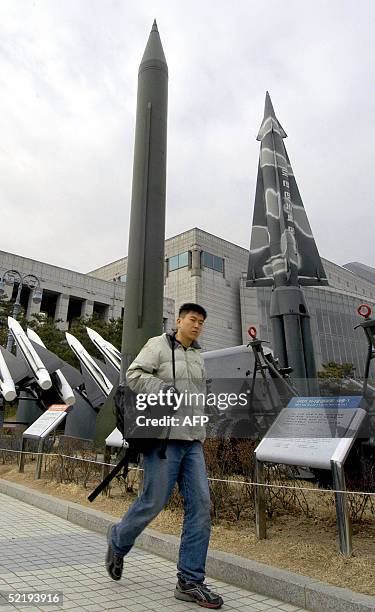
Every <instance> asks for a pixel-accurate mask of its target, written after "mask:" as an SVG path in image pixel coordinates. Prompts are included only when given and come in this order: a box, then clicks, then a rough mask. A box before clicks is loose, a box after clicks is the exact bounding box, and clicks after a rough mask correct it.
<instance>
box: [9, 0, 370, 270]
mask: <svg viewBox="0 0 375 612" xmlns="http://www.w3.org/2000/svg"><path fill="white" fill-rule="evenodd" d="M374 13H375V4H374V3H373V1H372V0H357V2H353V1H352V0H350V1H348V0H330V1H329V2H327V0H324V1H321V0H315V1H314V2H307V0H305V1H303V2H301V0H284V1H281V0H277V1H276V0H268V2H264V1H262V0H232V1H231V2H230V1H229V0H215V1H211V0H190V1H189V2H182V1H180V0H173V1H172V0H170V1H169V2H168V1H167V0H163V1H153V2H149V1H146V0H137V1H136V2H134V1H130V0H1V2H0V211H1V213H0V220H1V240H0V249H1V250H3V251H10V252H12V253H16V254H19V255H23V256H25V257H30V258H32V259H37V260H41V261H45V262H48V263H51V264H55V265H58V266H62V267H64V268H70V269H72V270H77V271H80V272H87V271H89V270H92V269H95V268H97V267H99V266H101V265H104V264H106V263H109V262H110V261H113V260H116V259H119V258H121V257H123V256H125V255H126V254H127V245H128V227H129V216H130V201H131V179H132V164H133V146H134V129H135V114H136V92H137V73H138V66H139V63H140V60H141V57H142V54H143V51H144V48H145V46H146V43H147V39H148V35H149V32H150V29H151V27H152V23H153V20H154V18H156V20H157V23H158V28H159V32H160V36H161V40H162V44H163V48H164V52H165V55H166V59H167V63H168V68H169V103H168V162H167V163H168V171H167V225H166V236H167V237H170V236H173V235H176V234H178V233H180V232H183V231H186V230H188V229H190V228H192V227H199V228H201V229H204V230H206V231H208V232H211V233H213V234H216V235H218V236H220V237H222V238H224V239H226V240H229V241H231V242H234V243H236V244H238V245H240V246H243V247H245V248H249V244H250V231H251V222H252V214H253V203H254V195H255V181H256V174H257V165H258V156H259V142H257V141H256V135H257V132H258V129H259V126H260V124H261V122H262V118H263V108H264V98H265V92H266V90H268V91H269V92H270V95H271V99H272V102H273V105H274V108H275V112H276V115H277V117H278V119H279V121H280V123H281V125H282V126H283V128H284V129H285V131H286V133H287V134H288V138H287V140H286V142H285V144H286V147H287V151H288V154H289V158H290V160H291V163H292V166H293V169H294V173H295V176H296V179H297V183H298V186H299V190H300V192H301V196H302V199H303V202H304V205H305V208H306V211H307V215H308V218H309V221H310V225H311V228H312V231H313V233H314V236H315V239H316V243H317V246H318V249H319V251H320V254H321V256H322V257H325V258H327V259H330V260H331V261H334V262H335V263H338V264H340V265H342V264H344V263H347V262H349V261H361V262H363V263H365V264H367V265H370V266H374V267H375V248H374V242H375V231H374V230H375V226H374V213H373V207H374V189H373V182H374V179H373V174H374V169H373V166H374V152H373V143H374V141H375V122H374V96H375V91H374V89H375V79H374V57H375V53H374V52H375V36H374V31H373V24H374V17H375V15H374Z"/></svg>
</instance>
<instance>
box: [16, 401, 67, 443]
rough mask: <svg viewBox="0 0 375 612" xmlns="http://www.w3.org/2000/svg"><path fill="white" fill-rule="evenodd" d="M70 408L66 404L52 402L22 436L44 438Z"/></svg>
mask: <svg viewBox="0 0 375 612" xmlns="http://www.w3.org/2000/svg"><path fill="white" fill-rule="evenodd" d="M69 408H71V406H69V405H68V404H53V405H52V406H50V407H49V408H48V410H46V411H45V412H43V414H42V415H41V416H40V417H39V418H38V419H37V420H36V421H34V423H32V425H30V427H28V428H27V429H26V430H25V431H24V432H23V437H24V438H31V439H35V440H38V439H40V438H45V437H46V436H47V435H48V434H49V433H50V432H51V431H53V430H54V429H56V427H57V425H58V424H59V423H61V421H62V420H63V419H64V418H65V417H66V414H67V411H68V410H69Z"/></svg>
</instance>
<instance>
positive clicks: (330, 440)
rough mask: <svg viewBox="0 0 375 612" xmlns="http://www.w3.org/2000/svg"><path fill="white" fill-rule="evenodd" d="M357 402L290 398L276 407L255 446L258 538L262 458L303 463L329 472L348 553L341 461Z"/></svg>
mask: <svg viewBox="0 0 375 612" xmlns="http://www.w3.org/2000/svg"><path fill="white" fill-rule="evenodd" d="M361 402H362V396H341V397H335V398H332V397H328V398H324V397H319V398H314V397H310V398H308V397H305V398H304V397H300V398H293V399H292V400H291V401H290V402H289V404H288V406H287V408H284V409H283V410H282V411H281V412H280V414H279V416H278V417H277V419H276V420H275V422H274V423H273V425H272V426H271V428H270V429H269V431H268V433H267V434H266V436H265V437H264V438H263V440H262V441H261V442H260V444H258V446H257V448H256V449H255V457H256V463H255V469H256V482H257V483H258V484H257V485H256V486H255V524H256V536H257V538H258V539H260V540H262V539H265V538H266V534H267V528H266V507H265V491H264V488H265V487H264V484H265V478H264V463H267V462H271V463H284V464H286V465H308V466H309V467H317V468H320V469H328V470H329V469H330V470H331V472H332V479H333V487H334V490H335V504H336V516H337V527H338V535H339V544H340V551H341V553H342V554H343V555H345V556H347V557H349V556H351V555H352V552H353V547H352V533H351V522H350V518H349V512H348V507H347V492H346V483H345V472H344V463H345V460H346V458H347V456H348V454H349V451H350V449H351V447H352V445H353V443H354V440H355V438H356V436H357V434H358V431H359V429H360V426H361V424H362V422H363V419H364V418H365V416H366V411H365V410H363V408H361V407H360V404H361ZM303 433H304V435H302V434H303ZM262 485H263V486H262Z"/></svg>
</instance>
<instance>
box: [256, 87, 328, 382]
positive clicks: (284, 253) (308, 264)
mask: <svg viewBox="0 0 375 612" xmlns="http://www.w3.org/2000/svg"><path fill="white" fill-rule="evenodd" d="M285 138H286V133H285V131H284V129H283V128H282V126H281V124H280V122H279V121H278V119H277V118H276V115H275V112H274V109H273V106H272V102H271V98H270V96H269V94H268V92H267V94H266V102H265V109H264V117H263V121H262V125H261V127H260V130H259V133H258V136H257V140H259V141H260V143H261V144H260V156H259V166H258V178H257V185H256V194H255V204H254V215H253V225H252V232H251V242H250V254H249V266H248V274H247V282H246V284H247V286H248V287H258V286H267V285H269V286H272V287H273V290H272V294H271V306H270V318H271V322H272V336H273V348H274V351H275V354H276V356H277V357H278V358H279V362H280V365H281V366H282V367H291V368H293V376H294V377H295V378H296V379H299V380H300V381H306V383H307V384H304V383H303V382H302V388H301V391H306V392H310V393H311V392H313V391H314V382H313V379H315V378H316V367H315V358H314V348H313V342H312V335H311V328H310V315H309V312H308V308H307V303H306V300H305V296H304V293H303V290H302V287H301V286H303V285H322V286H323V285H328V281H327V277H326V274H325V271H324V268H323V264H322V262H321V259H320V256H319V253H318V249H317V247H316V244H315V240H314V237H313V234H312V231H311V228H310V224H309V221H308V219H307V215H306V211H305V209H304V206H303V203H302V199H301V196H300V193H299V190H298V187H297V183H296V180H295V177H294V174H293V170H292V167H291V164H290V161H289V157H288V154H287V152H286V148H285V145H284V139H285ZM309 379H310V381H311V382H309Z"/></svg>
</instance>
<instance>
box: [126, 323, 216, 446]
mask: <svg viewBox="0 0 375 612" xmlns="http://www.w3.org/2000/svg"><path fill="white" fill-rule="evenodd" d="M175 366H176V381H175V385H176V388H177V390H178V391H179V392H180V393H182V394H183V401H182V403H181V406H180V407H179V408H178V410H175V411H173V416H175V417H178V419H179V426H176V427H172V428H171V432H170V436H169V438H170V439H171V440H201V441H203V440H204V438H205V428H204V426H203V425H201V424H198V425H194V426H190V425H189V424H186V423H185V425H182V423H183V421H184V417H186V416H189V417H191V418H192V417H193V416H194V415H195V416H201V415H203V414H204V397H205V394H206V371H205V368H204V363H203V358H202V356H201V349H200V347H199V345H198V344H197V343H196V342H193V344H192V345H191V346H190V347H189V348H187V349H184V347H183V346H182V345H181V344H179V343H178V342H177V341H175ZM126 381H127V383H128V385H129V387H130V388H131V389H132V390H133V391H134V392H135V393H155V394H158V393H159V391H160V390H163V389H164V388H165V387H166V385H173V369H172V338H171V336H170V335H169V334H162V335H161V336H155V337H154V338H150V340H148V342H147V343H146V344H145V346H144V347H143V348H142V350H141V351H140V353H139V354H138V355H137V357H136V358H135V359H134V361H133V362H132V364H131V365H130V367H129V368H128V370H127V373H126ZM140 414H141V413H140ZM152 416H157V407H155V415H154V414H152ZM164 436H165V432H163V434H162V436H160V437H161V438H162V437H164Z"/></svg>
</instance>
